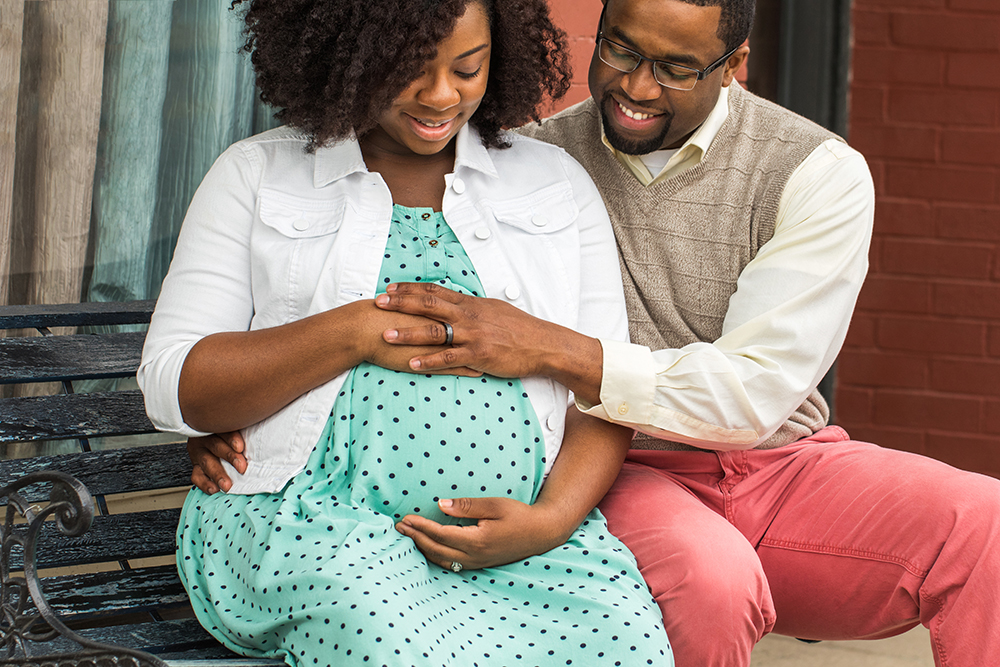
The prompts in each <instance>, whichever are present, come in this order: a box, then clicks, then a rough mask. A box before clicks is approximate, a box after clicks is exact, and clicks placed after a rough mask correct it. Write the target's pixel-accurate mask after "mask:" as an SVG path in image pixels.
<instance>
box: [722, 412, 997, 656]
mask: <svg viewBox="0 0 1000 667" xmlns="http://www.w3.org/2000/svg"><path fill="white" fill-rule="evenodd" d="M841 432H842V431H841ZM844 437H845V438H846V434H844ZM782 449H784V450H785V451H781V450H775V451H774V452H749V453H748V456H747V459H746V463H745V465H746V472H747V476H746V478H745V479H743V480H742V481H741V482H740V483H738V484H736V485H735V486H734V487H733V489H732V492H731V498H730V499H729V502H730V503H731V507H732V509H731V512H730V514H731V516H730V519H731V520H732V521H733V523H734V525H735V526H736V527H737V528H739V529H740V531H741V532H742V533H743V534H744V535H745V536H746V537H747V539H748V540H749V541H750V542H751V543H752V544H754V545H756V546H757V554H758V556H759V557H760V560H761V563H762V566H763V568H764V571H765V572H766V573H767V579H768V583H769V586H770V590H771V594H772V596H773V599H774V604H775V608H776V611H777V623H776V625H775V628H774V630H775V632H779V633H781V634H790V635H794V636H797V637H804V638H805V637H808V638H817V639H848V638H875V637H882V636H889V635H892V634H896V633H899V632H902V631H903V630H906V629H908V628H910V627H912V626H913V625H915V624H916V623H917V622H924V623H929V622H930V620H931V618H932V616H933V615H934V614H936V613H937V612H938V611H939V608H940V605H941V601H940V600H939V597H942V596H944V595H945V592H946V591H948V590H953V589H955V588H956V587H957V588H961V587H962V586H963V585H964V584H965V580H966V579H967V578H968V576H969V572H970V571H971V569H970V567H966V565H968V564H963V563H962V560H963V558H964V556H963V553H967V554H969V556H970V557H977V558H978V556H972V554H981V553H982V550H983V548H985V547H987V545H986V544H978V542H980V541H982V540H984V539H988V537H987V536H988V535H989V534H990V531H989V530H985V529H984V526H983V523H982V520H983V518H984V517H980V516H977V514H982V513H984V511H985V512H986V513H988V514H994V513H995V510H994V509H990V508H995V507H996V503H995V501H994V502H992V504H991V503H989V502H987V503H986V504H983V502H982V501H983V500H984V499H988V498H994V499H995V498H996V497H997V494H998V491H1000V483H998V482H997V481H996V480H993V479H990V478H986V477H983V476H980V475H976V474H973V473H968V472H965V471H961V470H957V469H955V468H952V467H950V466H948V465H945V464H943V463H940V462H938V461H935V460H932V459H929V458H926V457H922V456H918V455H914V454H909V453H906V452H899V451H895V450H889V449H883V448H881V447H877V446H875V445H871V444H868V443H861V442H856V441H849V440H844V441H840V442H818V443H817V442H812V441H809V440H806V441H800V442H798V443H794V444H792V445H789V446H788V447H787V448H782ZM988 520H989V521H993V519H992V518H989V519H988ZM959 545H963V546H962V547H959Z"/></svg>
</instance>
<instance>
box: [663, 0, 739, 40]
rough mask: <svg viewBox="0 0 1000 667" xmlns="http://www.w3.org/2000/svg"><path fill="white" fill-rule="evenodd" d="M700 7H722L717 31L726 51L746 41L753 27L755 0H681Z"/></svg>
mask: <svg viewBox="0 0 1000 667" xmlns="http://www.w3.org/2000/svg"><path fill="white" fill-rule="evenodd" d="M681 2H686V3H688V4H689V5H698V6H699V7H721V8H722V16H721V17H719V31H718V32H717V33H716V34H717V35H718V36H719V39H721V40H722V41H723V42H725V44H726V51H732V50H733V49H735V48H736V47H738V46H739V45H740V44H742V43H743V42H745V41H746V40H747V38H748V37H749V36H750V29H751V28H753V14H754V6H755V5H756V2H755V0H681Z"/></svg>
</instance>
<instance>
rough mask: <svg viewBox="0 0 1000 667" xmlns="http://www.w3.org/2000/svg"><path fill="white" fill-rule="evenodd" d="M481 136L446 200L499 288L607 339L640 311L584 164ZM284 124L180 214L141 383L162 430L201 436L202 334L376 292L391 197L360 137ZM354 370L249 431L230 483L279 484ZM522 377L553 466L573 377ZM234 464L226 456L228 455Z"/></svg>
mask: <svg viewBox="0 0 1000 667" xmlns="http://www.w3.org/2000/svg"><path fill="white" fill-rule="evenodd" d="M508 139H509V140H510V142H511V143H512V144H513V145H512V147H511V148H508V149H505V150H496V149H489V150H487V149H486V148H484V147H483V145H482V143H481V141H480V138H479V135H478V133H477V132H476V131H475V130H474V129H472V128H469V127H465V128H463V129H462V130H461V131H460V132H459V134H458V136H457V145H456V159H455V169H454V173H452V174H449V175H447V176H446V177H445V183H446V186H447V189H446V191H445V194H444V204H443V213H444V217H445V219H446V220H447V221H448V224H449V226H450V227H451V228H452V230H454V232H455V234H456V236H457V237H458V239H459V240H460V241H461V243H462V246H463V247H464V248H465V251H466V253H468V255H469V258H470V259H471V260H472V263H473V265H474V266H475V267H476V272H477V273H478V275H479V278H480V280H481V281H482V284H483V288H484V290H485V293H486V296H488V297H493V298H498V299H504V300H506V301H508V302H510V303H511V304H513V305H515V306H517V307H518V308H520V309H522V310H524V311H527V312H529V313H531V314H533V315H535V316H537V317H541V318H544V319H546V320H549V321H552V322H555V323H558V324H560V325H563V326H566V327H570V328H573V329H576V330H578V331H581V332H583V333H585V334H587V335H589V336H594V337H600V338H604V339H615V340H626V339H627V337H628V324H627V319H626V314H625V303H624V297H623V293H622V287H621V273H620V269H619V266H618V258H617V254H616V250H615V240H614V235H613V233H612V230H611V225H610V222H609V221H608V216H607V213H606V211H605V209H604V204H603V203H602V201H601V198H600V195H599V194H598V192H597V189H596V188H595V187H594V185H593V183H592V182H591V180H590V177H589V176H588V175H587V174H586V172H585V171H584V170H583V168H582V167H581V166H580V165H579V164H577V163H576V162H575V161H574V160H573V159H572V158H570V157H569V156H568V155H567V154H566V153H565V152H564V151H563V150H562V149H561V148H557V147H555V146H551V145H548V144H544V143H542V142H539V141H535V140H533V139H527V138H525V137H520V136H517V135H513V134H511V135H508ZM305 145H306V139H305V137H303V136H302V135H301V134H300V133H298V132H296V131H295V130H292V129H290V128H277V129H275V130H271V131H269V132H265V133H263V134H261V135H258V136H256V137H251V138H249V139H246V140H243V141H240V142H239V143H236V144H234V145H233V146H231V147H230V148H229V149H228V150H227V151H226V152H225V153H223V155H222V156H221V157H219V159H218V160H217V161H216V163H215V165H214V166H213V167H212V169H211V170H210V171H209V173H208V174H207V175H206V176H205V180H204V181H203V182H202V184H201V186H200V187H199V188H198V191H197V193H196V194H195V196H194V199H193V200H192V202H191V206H190V208H189V209H188V212H187V216H186V218H185V220H184V224H183V227H182V228H181V232H180V237H179V238H178V241H177V247H176V250H175V254H174V259H173V262H172V263H171V265H170V270H169V272H168V274H167V277H166V278H165V279H164V281H163V288H162V291H161V293H160V297H159V300H158V302H157V305H156V311H155V313H154V314H153V319H152V322H151V324H150V327H149V333H148V334H147V337H146V345H145V348H144V349H143V354H142V363H141V365H140V368H139V372H138V379H139V386H140V387H141V388H142V391H143V394H144V396H145V401H146V411H147V413H148V414H149V417H150V419H151V420H152V421H153V423H154V424H155V425H156V427H157V428H159V429H161V430H164V431H173V432H177V433H181V434H183V435H189V436H191V435H204V434H203V433H201V432H199V431H196V430H195V429H193V428H191V427H190V426H188V425H187V424H185V423H184V420H183V417H182V416H181V410H180V405H179V403H178V397H177V390H178V383H179V380H180V374H181V367H182V366H183V364H184V360H185V358H186V357H187V354H188V352H189V351H190V350H191V348H192V347H193V346H194V345H195V343H197V342H198V341H199V340H200V339H201V338H203V337H205V336H208V335H209V334H213V333H216V332H221V331H247V330H256V329H264V328H268V327H274V326H278V325H281V324H286V323H288V322H291V321H294V320H298V319H302V318H304V317H307V316H309V315H314V314H316V313H320V312H323V311H325V310H329V309H332V308H336V307H338V306H341V305H344V304H346V303H349V302H352V301H355V300H358V299H372V298H374V297H375V288H376V283H377V280H378V274H379V270H380V268H381V264H382V256H383V254H384V251H385V244H386V241H387V238H388V233H389V222H390V219H391V212H392V197H391V195H390V193H389V189H388V187H387V186H386V184H385V182H384V181H383V180H382V177H381V176H380V175H379V174H378V173H372V172H369V171H368V169H367V167H366V166H365V163H364V160H363V159H362V156H361V150H360V147H359V145H358V143H357V141H356V140H354V139H350V140H346V141H342V142H339V143H337V144H334V145H331V146H328V147H325V148H320V149H318V150H317V151H316V152H315V153H314V154H308V153H305V152H304V147H305ZM346 375H347V374H346V373H344V374H342V375H340V376H338V377H336V378H334V379H333V380H331V381H329V382H327V383H326V384H324V385H322V386H320V387H317V388H316V389H314V390H312V391H310V392H308V393H306V394H304V395H303V396H301V397H299V398H298V399H296V400H295V401H293V402H292V403H291V404H289V405H288V406H286V407H285V408H283V409H282V410H280V411H279V412H277V413H275V414H274V415H272V416H270V417H268V418H267V419H265V420H263V421H261V422H259V423H257V424H254V425H253V426H250V427H248V428H246V429H244V431H243V436H244V438H245V440H246V443H247V450H246V456H247V459H248V462H249V467H248V469H247V472H246V473H245V474H242V475H241V474H239V473H237V472H236V471H235V470H234V469H233V468H232V467H227V470H228V472H229V474H230V476H231V477H232V479H233V487H232V490H231V491H230V493H243V494H247V493H258V492H274V491H278V490H280V489H281V488H282V487H283V486H284V485H285V483H286V482H287V481H288V480H289V479H291V478H292V477H293V476H294V475H295V474H297V473H298V472H300V471H301V470H302V469H303V467H304V466H305V463H306V461H307V460H308V458H309V454H310V452H311V451H312V449H313V447H314V446H315V444H316V443H317V441H318V440H319V436H320V434H321V432H322V430H323V427H324V424H325V422H326V419H327V416H328V415H329V414H330V410H331V408H332V407H333V403H334V399H335V398H336V396H337V393H338V391H339V389H340V387H341V385H342V384H343V382H344V379H345V377H346ZM523 384H524V387H525V390H526V392H527V393H528V396H529V399H530V401H531V404H532V406H533V407H534V410H535V413H536V415H537V416H538V418H539V421H540V423H541V425H542V431H543V433H544V436H545V453H546V460H547V468H546V473H547V472H548V470H549V469H550V468H551V466H552V462H553V461H554V460H555V457H556V454H557V453H558V451H559V447H560V444H561V442H562V437H563V431H564V425H565V424H564V422H565V412H566V408H567V405H568V404H569V402H570V396H569V392H568V391H567V389H566V388H565V387H563V386H561V385H559V384H557V383H555V382H553V381H551V380H549V379H547V378H541V377H532V378H525V379H524V380H523ZM226 465H227V466H228V464H226Z"/></svg>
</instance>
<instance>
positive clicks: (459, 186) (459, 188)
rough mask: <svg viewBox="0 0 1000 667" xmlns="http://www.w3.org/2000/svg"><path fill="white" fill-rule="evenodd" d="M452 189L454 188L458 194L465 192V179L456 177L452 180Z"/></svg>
mask: <svg viewBox="0 0 1000 667" xmlns="http://www.w3.org/2000/svg"><path fill="white" fill-rule="evenodd" d="M451 189H452V190H454V191H455V192H456V193H457V194H462V193H463V192H465V181H463V180H462V179H461V178H456V179H455V180H453V181H452V182H451Z"/></svg>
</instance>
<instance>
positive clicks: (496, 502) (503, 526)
mask: <svg viewBox="0 0 1000 667" xmlns="http://www.w3.org/2000/svg"><path fill="white" fill-rule="evenodd" d="M438 506H439V507H440V509H441V511H442V512H444V513H445V514H447V515H449V516H452V517H457V518H466V519H476V520H477V523H476V524H474V525H471V526H455V525H449V526H446V525H442V524H440V523H437V522H436V521H432V520H430V519H427V518H425V517H422V516H419V515H416V514H411V515H408V516H405V517H403V519H402V521H400V522H399V523H397V524H396V530H398V531H399V532H400V533H402V534H403V535H405V536H407V537H409V538H411V539H412V540H413V541H414V543H415V544H416V546H417V548H418V549H420V551H421V552H422V553H423V554H424V556H425V557H426V558H427V560H428V561H431V562H432V563H437V564H438V565H440V566H441V567H445V568H450V567H451V564H452V563H454V562H458V563H461V564H462V567H463V568H465V569H480V568H484V567H496V566H498V565H506V564H507V563H513V562H515V561H519V560H523V559H525V558H529V557H531V556H536V555H538V554H541V553H545V552H546V551H548V550H550V549H554V548H555V547H557V546H559V545H560V544H562V543H563V542H565V536H564V535H562V534H560V530H559V528H558V527H557V525H556V524H557V523H558V522H556V521H554V520H553V517H551V516H549V514H548V513H547V510H545V509H543V508H540V507H539V506H537V505H528V504H525V503H522V502H520V501H517V500H512V499H510V498H459V499H456V500H441V501H440V502H439V503H438Z"/></svg>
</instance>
